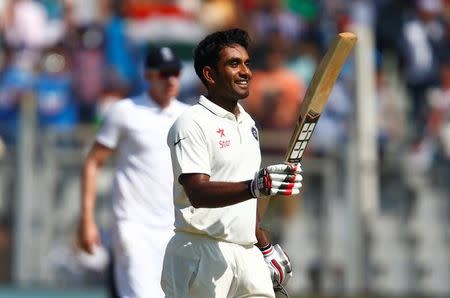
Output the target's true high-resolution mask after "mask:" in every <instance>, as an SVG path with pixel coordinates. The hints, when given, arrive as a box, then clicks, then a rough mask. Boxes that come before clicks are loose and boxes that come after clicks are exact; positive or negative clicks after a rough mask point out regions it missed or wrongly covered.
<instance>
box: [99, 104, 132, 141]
mask: <svg viewBox="0 0 450 298" xmlns="http://www.w3.org/2000/svg"><path fill="white" fill-rule="evenodd" d="M125 114H126V113H125V111H123V102H118V103H115V104H114V105H113V106H112V107H111V108H110V109H109V111H108V112H107V113H106V116H105V118H104V119H103V122H102V124H101V126H100V129H99V131H98V132H97V136H96V138H95V140H96V141H97V142H98V143H100V144H102V145H104V146H106V147H108V148H111V149H113V148H116V147H117V144H118V143H119V140H120V136H121V132H122V130H123V126H124V125H123V121H124V117H125Z"/></svg>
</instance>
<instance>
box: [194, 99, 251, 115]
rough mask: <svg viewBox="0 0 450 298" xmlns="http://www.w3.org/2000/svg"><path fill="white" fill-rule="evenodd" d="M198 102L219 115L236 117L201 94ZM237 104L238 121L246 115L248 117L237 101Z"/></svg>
mask: <svg viewBox="0 0 450 298" xmlns="http://www.w3.org/2000/svg"><path fill="white" fill-rule="evenodd" d="M198 103H199V104H200V105H202V106H204V107H205V108H206V109H208V110H209V111H211V112H212V113H214V114H216V115H217V116H219V117H222V118H228V119H231V120H234V121H236V117H235V115H234V114H233V113H231V112H229V111H227V110H225V109H224V108H222V107H221V106H219V105H217V104H215V103H213V102H212V101H210V100H209V99H207V98H206V97H205V96H203V95H200V99H199V101H198ZM237 106H238V109H239V116H238V121H241V120H243V119H245V118H247V117H250V116H249V115H248V114H247V112H246V111H245V110H244V108H243V107H242V106H241V105H240V104H239V103H238V104H237Z"/></svg>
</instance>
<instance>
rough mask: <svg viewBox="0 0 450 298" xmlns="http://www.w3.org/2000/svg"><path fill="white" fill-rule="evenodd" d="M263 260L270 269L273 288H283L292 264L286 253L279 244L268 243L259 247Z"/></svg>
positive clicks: (288, 277) (290, 274)
mask: <svg viewBox="0 0 450 298" xmlns="http://www.w3.org/2000/svg"><path fill="white" fill-rule="evenodd" d="M260 250H261V252H262V254H263V256H264V261H266V263H267V266H268V267H269V270H270V276H271V277H272V284H273V287H274V289H282V290H284V286H286V285H287V283H288V281H289V279H290V278H291V277H292V266H291V262H290V261H289V258H288V256H287V255H286V253H285V252H284V251H283V250H282V249H281V247H280V245H278V244H275V245H273V246H272V244H269V245H267V246H265V247H263V248H260Z"/></svg>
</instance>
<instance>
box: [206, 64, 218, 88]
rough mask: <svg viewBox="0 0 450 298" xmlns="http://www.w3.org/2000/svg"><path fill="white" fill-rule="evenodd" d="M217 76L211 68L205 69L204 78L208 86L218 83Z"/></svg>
mask: <svg viewBox="0 0 450 298" xmlns="http://www.w3.org/2000/svg"><path fill="white" fill-rule="evenodd" d="M215 76H216V73H215V72H214V69H213V68H212V67H211V66H205V67H203V77H204V78H205V80H206V81H207V82H208V84H214V83H215V82H216V79H215Z"/></svg>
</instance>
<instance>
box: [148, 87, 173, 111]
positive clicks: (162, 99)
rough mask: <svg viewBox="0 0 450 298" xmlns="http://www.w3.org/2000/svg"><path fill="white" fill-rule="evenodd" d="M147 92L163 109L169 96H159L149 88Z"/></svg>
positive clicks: (168, 102) (166, 105)
mask: <svg viewBox="0 0 450 298" xmlns="http://www.w3.org/2000/svg"><path fill="white" fill-rule="evenodd" d="M148 94H149V95H150V97H151V98H152V99H153V100H154V101H155V103H156V104H157V105H158V106H159V107H160V108H161V109H164V108H166V107H168V106H169V104H170V101H171V98H166V97H162V96H159V95H158V94H155V92H152V90H151V89H150V91H149V92H148Z"/></svg>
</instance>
